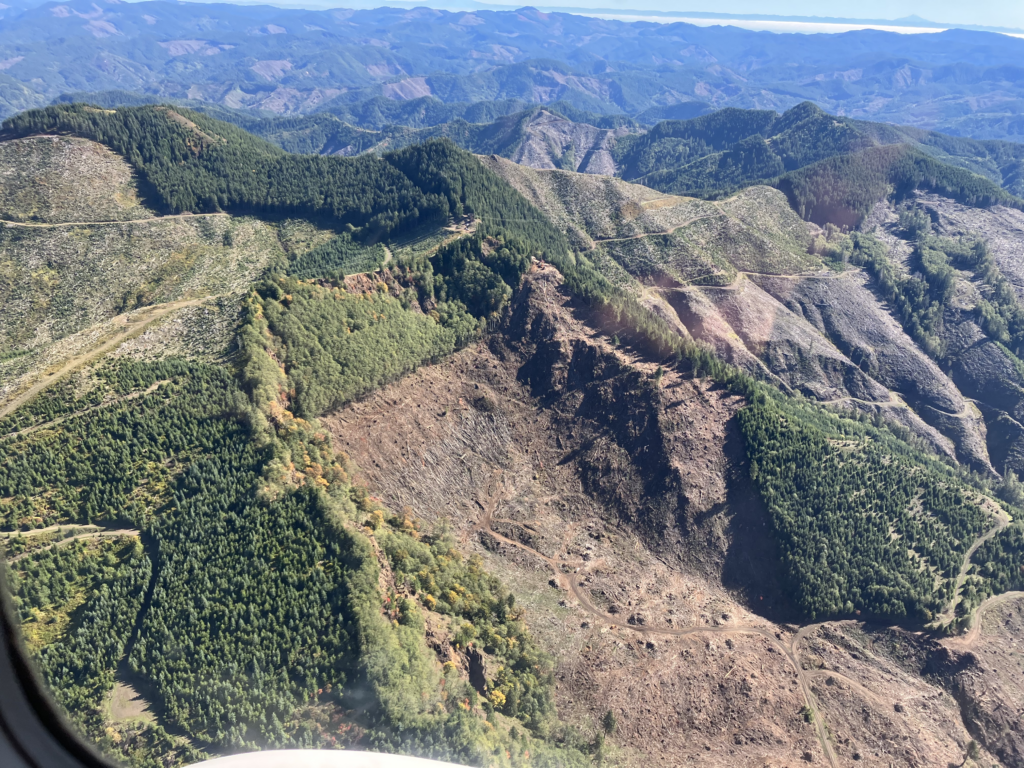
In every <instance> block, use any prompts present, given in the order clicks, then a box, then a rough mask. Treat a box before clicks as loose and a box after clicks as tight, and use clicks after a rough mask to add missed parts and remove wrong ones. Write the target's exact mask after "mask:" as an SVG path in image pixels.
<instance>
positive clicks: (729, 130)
mask: <svg viewBox="0 0 1024 768" xmlns="http://www.w3.org/2000/svg"><path fill="white" fill-rule="evenodd" d="M613 156H614V158H615V160H616V163H617V165H618V167H619V173H620V175H621V176H622V178H624V179H627V180H630V181H637V182H639V183H642V184H645V185H646V186H649V187H653V188H655V189H659V190H661V191H663V192H668V193H671V194H680V195H697V196H721V195H728V194H730V193H732V192H735V191H736V190H738V189H742V188H744V187H747V186H750V185H752V184H772V185H774V186H778V187H779V188H780V189H782V190H783V191H785V192H786V193H787V195H788V196H789V198H790V200H791V202H792V204H793V207H794V208H795V209H796V210H797V211H798V212H799V213H800V214H801V215H802V216H804V217H805V218H807V219H809V220H811V221H814V222H816V223H819V224H821V225H825V224H826V223H832V224H836V225H841V226H847V227H853V226H857V225H858V224H859V223H860V222H861V221H863V219H864V217H865V216H866V215H867V214H868V212H869V211H870V209H871V207H872V206H873V205H874V204H875V203H876V202H877V201H878V200H880V199H882V198H883V197H886V196H888V195H893V196H895V197H896V198H897V199H904V198H905V197H906V196H907V195H909V194H910V193H911V192H913V191H915V190H919V189H920V190H927V191H933V192H936V193H939V194H942V195H944V196H946V197H950V198H952V199H954V200H957V201H959V202H962V203H965V204H967V205H980V206H990V205H993V204H996V203H998V204H1002V205H1010V206H1014V207H1019V206H1020V205H1022V203H1021V202H1020V200H1019V199H1018V197H1017V195H1018V194H1019V193H1021V192H1022V191H1024V186H1022V182H1021V173H1022V170H1024V146H1021V145H1018V144H1011V143H1009V142H996V141H973V140H970V139H962V138H956V137H951V136H944V135H942V134H938V133H933V132H927V131H921V130H916V129H910V128H903V127H899V126H892V125H887V124H884V123H869V122H864V121H860V120H852V119H850V118H845V117H836V116H834V115H830V114H827V113H825V112H824V111H822V110H821V109H819V108H818V107H816V106H814V105H813V104H810V103H804V104H801V105H799V106H796V107H794V108H792V109H790V110H789V111H787V112H785V113H784V114H782V115H779V114H777V113H775V112H771V111H757V110H739V109H723V110H720V111H718V112H714V113H712V114H709V115H705V116H702V117H697V118H694V119H692V120H686V121H664V122H661V123H658V124H657V125H656V126H654V127H653V128H652V129H651V130H650V131H648V132H647V133H644V134H640V135H631V136H625V137H622V138H620V139H618V140H617V141H616V144H615V147H614V149H613Z"/></svg>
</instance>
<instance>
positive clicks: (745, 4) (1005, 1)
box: [482, 0, 1024, 27]
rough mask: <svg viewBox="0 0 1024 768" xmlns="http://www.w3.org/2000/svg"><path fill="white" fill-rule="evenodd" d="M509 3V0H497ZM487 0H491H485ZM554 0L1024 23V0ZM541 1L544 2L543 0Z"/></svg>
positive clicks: (558, 1)
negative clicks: (913, 16) (826, 0)
mask: <svg viewBox="0 0 1024 768" xmlns="http://www.w3.org/2000/svg"><path fill="white" fill-rule="evenodd" d="M493 1H494V2H509V0H493ZM482 2H487V0H482ZM549 2H550V4H551V5H566V6H570V5H572V6H578V7H591V8H596V7H602V8H618V9H623V10H625V9H644V10H652V11H675V12H678V13H679V14H680V15H685V12H686V11H704V12H708V13H763V14H777V15H780V16H840V17H847V18H854V19H898V18H902V17H904V16H911V15H917V16H921V17H923V18H925V19H930V20H931V21H939V22H945V23H949V24H980V25H986V26H992V27H1024V0H927V1H926V2H925V1H923V0H831V2H822V0H549ZM537 4H538V5H540V4H541V3H537Z"/></svg>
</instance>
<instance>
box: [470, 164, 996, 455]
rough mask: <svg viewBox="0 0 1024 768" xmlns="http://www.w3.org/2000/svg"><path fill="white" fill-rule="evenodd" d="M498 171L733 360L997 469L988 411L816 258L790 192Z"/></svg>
mask: <svg viewBox="0 0 1024 768" xmlns="http://www.w3.org/2000/svg"><path fill="white" fill-rule="evenodd" d="M488 162H489V164H490V167H491V168H493V169H494V170H495V171H497V172H499V173H501V174H502V175H503V176H504V177H505V178H506V179H508V180H509V181H510V183H512V184H513V185H514V186H516V188H517V189H519V190H520V191H521V192H523V193H524V194H525V195H527V197H529V199H531V200H532V201H533V202H534V203H535V204H536V205H538V206H540V207H541V208H542V209H544V210H546V211H548V212H549V214H550V215H551V216H552V217H553V218H554V219H555V220H556V221H558V222H559V223H560V224H562V225H563V226H565V227H566V228H567V230H568V231H569V232H570V233H571V234H573V235H575V238H574V242H575V243H576V244H577V245H578V247H580V248H581V250H583V252H584V254H585V255H586V256H587V257H588V258H589V259H591V260H592V261H593V262H594V263H595V264H596V265H597V266H598V268H599V269H601V270H602V271H603V272H604V273H605V274H607V275H608V276H609V277H610V278H611V279H612V280H614V281H616V282H617V283H619V284H620V285H623V286H624V287H626V288H627V289H628V290H632V291H635V292H636V293H637V294H638V295H640V296H641V297H643V300H644V301H645V302H647V303H648V304H649V305H650V306H652V307H659V308H660V310H661V311H662V312H663V313H666V314H668V315H669V317H670V318H671V319H672V320H674V321H676V322H678V324H679V325H680V326H681V327H682V328H685V329H686V332H687V333H688V334H689V335H691V336H692V337H694V338H696V339H699V340H702V341H704V342H706V343H708V344H710V345H711V346H712V347H713V348H714V349H715V351H716V352H717V353H718V354H719V355H720V356H722V357H723V358H724V359H726V360H729V361H730V362H732V363H734V364H736V365H738V366H740V367H741V368H743V369H745V370H747V371H749V372H750V373H752V374H754V375H757V376H760V377H763V378H766V379H768V380H771V381H773V382H775V383H776V384H778V385H779V386H781V387H782V388H783V389H785V390H787V391H791V392H799V393H801V394H803V395H804V396H806V397H809V398H812V399H814V400H817V401H819V402H824V403H830V404H834V405H838V406H843V407H846V408H853V409H856V410H860V411H863V412H865V413H868V414H878V415H881V416H883V417H884V418H885V419H887V420H888V421H889V422H890V423H893V424H899V425H902V426H904V427H906V428H907V429H909V430H911V431H912V432H913V433H914V434H916V435H917V436H918V437H920V438H921V439H922V440H925V441H927V442H928V443H929V444H930V445H931V446H932V447H933V449H934V450H937V451H939V452H942V453H945V454H947V455H949V456H953V457H956V458H957V459H958V460H960V461H963V462H965V463H966V464H968V465H969V466H971V467H974V468H977V469H979V470H982V471H986V472H991V471H993V466H992V463H991V459H990V456H989V450H990V449H989V443H988V436H987V429H986V425H985V420H984V419H983V418H982V414H981V413H980V411H979V409H978V407H976V406H975V405H974V404H972V403H970V402H968V400H967V399H966V398H965V395H964V393H962V392H961V391H960V390H959V389H958V387H957V384H956V383H954V381H953V380H952V379H951V378H950V375H949V374H948V373H947V372H945V371H943V370H942V369H941V368H940V367H939V366H938V365H937V364H936V363H935V362H934V361H933V360H931V359H929V357H928V355H927V354H926V353H925V352H924V351H922V350H921V349H920V348H919V347H918V345H917V344H916V343H915V342H914V340H913V339H912V338H910V336H909V335H908V334H907V332H906V331H905V330H904V329H903V328H902V327H901V325H900V323H899V322H898V320H896V319H894V318H893V316H892V314H891V311H890V309H889V308H888V307H887V306H886V304H885V303H884V302H883V301H882V300H881V299H880V297H879V296H878V294H877V291H876V289H875V287H874V286H873V284H872V281H871V279H870V276H867V275H864V274H863V273H861V272H860V271H859V270H854V269H850V268H847V267H846V266H845V265H839V267H838V268H836V265H835V264H834V263H832V262H829V261H828V260H827V259H825V260H823V259H822V257H820V256H818V255H816V254H815V248H814V245H813V244H814V242H815V240H816V238H820V237H821V234H822V233H821V230H819V229H818V228H817V227H816V226H815V225H813V224H808V223H806V222H803V221H802V220H801V219H800V218H799V217H798V216H797V215H796V214H795V213H794V212H793V210H792V209H791V208H790V206H789V204H788V202H787V201H786V199H785V197H784V196H783V195H782V193H780V192H778V191H776V190H773V189H770V188H767V187H752V188H750V189H747V190H744V191H743V192H741V193H739V194H738V195H736V196H734V197H732V198H729V199H727V200H724V201H721V202H708V201H700V200H695V199H692V198H685V197H672V196H665V195H662V194H660V193H657V192H654V191H653V190H650V189H648V188H646V187H642V186H639V185H634V184H628V183H626V182H622V181H618V180H611V179H591V178H587V177H584V176H579V175H573V174H567V173H563V172H554V171H551V172H543V171H532V170H530V169H523V168H521V167H519V166H515V165H512V164H511V163H506V162H502V161H500V160H493V159H492V160H490V161H488ZM968 210H977V209H968ZM967 397H975V395H974V394H973V392H971V393H968V394H967ZM993 449H994V450H996V451H997V454H998V455H999V457H1000V459H1002V457H1003V456H1004V455H1005V454H1006V450H1005V449H1002V448H997V447H995V446H993ZM999 466H1000V470H999V471H1001V467H1002V464H1000V465H999Z"/></svg>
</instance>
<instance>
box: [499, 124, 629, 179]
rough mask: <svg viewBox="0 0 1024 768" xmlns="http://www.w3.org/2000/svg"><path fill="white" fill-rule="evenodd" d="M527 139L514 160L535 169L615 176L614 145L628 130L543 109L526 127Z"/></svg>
mask: <svg viewBox="0 0 1024 768" xmlns="http://www.w3.org/2000/svg"><path fill="white" fill-rule="evenodd" d="M524 131H525V134H526V135H525V137H524V138H523V140H522V143H520V145H519V147H518V148H517V149H516V150H515V152H513V153H512V155H511V158H510V159H511V160H512V161H513V162H515V163H519V164H520V165H528V166H530V167H531V168H545V169H552V168H561V169H564V170H569V171H578V172H579V173H593V174H602V175H605V176H613V175H614V174H615V172H616V168H615V161H614V160H613V159H612V154H611V145H612V142H613V141H614V139H615V137H616V136H621V135H623V134H625V133H626V132H627V130H626V129H625V128H620V129H617V130H608V129H603V128H595V127H594V126H592V125H587V124H586V123H574V122H573V121H571V120H568V119H566V118H564V117H562V116H560V115H556V114H552V113H551V112H548V111H546V110H541V111H539V112H537V113H536V115H534V116H533V117H532V118H531V119H530V121H529V122H528V123H527V124H526V125H525V126H524Z"/></svg>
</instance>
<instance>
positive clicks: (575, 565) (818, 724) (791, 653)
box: [473, 470, 857, 768]
mask: <svg viewBox="0 0 1024 768" xmlns="http://www.w3.org/2000/svg"><path fill="white" fill-rule="evenodd" d="M500 476H501V471H500V470H498V471H496V472H495V473H494V475H493V476H492V478H491V482H490V483H489V485H488V490H487V495H486V497H485V499H484V500H483V502H478V503H479V504H480V506H481V507H482V508H483V515H482V517H481V518H480V521H479V522H478V523H477V524H476V525H475V526H473V531H476V532H480V533H485V534H487V535H489V536H491V537H493V538H494V539H496V540H497V541H500V542H502V543H503V544H508V545H509V546H512V547H516V548H518V549H521V550H523V551H524V552H528V553H529V554H531V555H533V556H534V557H536V558H538V559H540V560H542V561H543V562H545V563H547V564H548V565H549V566H550V567H551V569H552V570H553V571H554V573H555V579H556V581H557V582H558V584H559V585H560V586H562V587H563V588H568V590H569V591H571V592H572V594H573V596H574V597H575V598H576V599H577V600H578V601H579V603H580V605H581V606H582V607H583V609H584V610H585V611H586V612H587V613H589V614H591V615H592V616H594V617H595V618H597V619H600V620H601V621H603V622H606V623H608V624H612V625H614V626H616V627H620V628H622V629H626V630H629V631H631V632H636V633H637V634H640V635H669V636H672V637H685V636H686V635H695V634H701V633H704V634H742V635H757V636H760V637H763V638H765V639H766V640H768V642H770V643H771V644H772V645H773V646H774V647H775V648H776V649H777V650H778V651H779V652H781V653H782V654H783V655H784V656H785V657H786V658H787V659H788V660H789V663H790V664H791V665H792V666H793V669H794V670H795V672H796V677H797V682H798V683H799V684H800V689H801V692H802V694H803V698H804V703H805V705H806V706H807V708H808V709H809V710H810V711H811V712H812V713H813V722H814V728H815V732H816V734H817V737H818V742H819V743H820V744H821V749H822V751H823V752H824V753H825V758H826V759H827V760H828V763H829V765H830V766H832V768H838V763H837V761H836V755H835V752H834V751H833V749H832V743H831V741H830V740H829V736H828V729H827V726H826V725H825V721H824V719H823V718H822V716H821V711H820V709H819V708H818V703H817V699H816V698H815V696H814V693H813V691H812V690H811V676H812V675H810V674H808V673H807V672H806V671H805V670H804V669H803V668H802V666H801V665H800V660H799V658H798V645H799V643H800V642H801V641H802V640H803V638H804V637H805V636H806V634H807V633H808V632H809V631H811V630H813V629H814V628H815V627H816V626H818V625H809V626H807V627H804V628H802V629H801V630H800V632H798V633H797V634H795V635H794V636H793V637H792V639H791V640H790V641H789V642H788V643H787V642H784V641H783V640H782V638H781V633H778V634H776V632H774V631H772V630H770V629H766V628H764V627H756V626H749V625H747V626H744V625H732V626H723V627H703V626H693V627H680V628H677V629H669V628H656V627H649V626H646V625H634V624H630V623H628V622H626V621H623V620H622V619H620V618H617V617H615V616H612V615H611V614H608V613H605V612H604V611H602V610H601V609H600V608H599V607H597V606H596V605H594V603H593V602H592V601H591V599H590V597H589V596H588V595H587V593H586V590H584V588H583V586H582V585H581V584H580V580H581V578H582V574H585V572H586V568H587V567H588V564H586V563H584V562H583V561H582V560H580V561H570V560H562V559H558V558H555V557H548V556H547V555H544V554H541V553H540V552H538V551H537V550H535V549H533V548H532V547H529V546H527V545H526V544H523V543H522V542H519V541H515V540H514V539H510V538H508V537H507V536H503V535H502V534H500V533H498V532H497V531H495V530H494V529H493V528H492V525H493V523H495V522H499V523H512V524H514V525H521V524H520V523H517V522H516V521H514V520H500V519H499V520H495V519H494V512H495V509H496V508H497V505H498V496H497V494H496V493H495V487H496V486H497V484H498V482H499V481H500ZM568 539H569V537H566V540H568ZM563 567H566V568H568V569H569V570H570V571H571V572H570V573H568V574H567V573H564V572H563V571H562V568H563ZM834 676H835V677H841V676H839V675H834ZM844 679H845V678H844ZM848 682H849V683H850V684H851V685H857V684H856V683H854V681H852V680H850V681H848Z"/></svg>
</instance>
